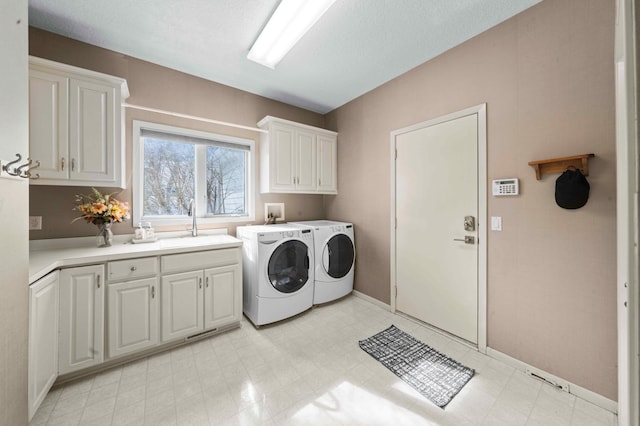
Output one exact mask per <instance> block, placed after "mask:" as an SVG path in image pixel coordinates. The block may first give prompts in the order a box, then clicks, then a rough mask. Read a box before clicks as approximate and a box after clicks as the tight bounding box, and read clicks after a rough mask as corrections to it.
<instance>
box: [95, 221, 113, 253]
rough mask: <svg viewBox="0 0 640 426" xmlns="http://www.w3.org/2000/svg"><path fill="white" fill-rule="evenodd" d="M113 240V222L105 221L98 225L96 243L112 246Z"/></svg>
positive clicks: (99, 245)
mask: <svg viewBox="0 0 640 426" xmlns="http://www.w3.org/2000/svg"><path fill="white" fill-rule="evenodd" d="M112 242H113V231H111V222H105V223H103V224H102V225H99V226H98V235H97V236H96V244H97V245H98V247H111V243H112Z"/></svg>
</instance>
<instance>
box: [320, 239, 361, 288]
mask: <svg viewBox="0 0 640 426" xmlns="http://www.w3.org/2000/svg"><path fill="white" fill-rule="evenodd" d="M354 256H355V250H354V248H353V243H352V242H351V238H349V237H347V236H346V235H344V234H338V235H334V236H333V237H331V239H329V241H328V242H327V245H325V246H324V251H323V253H322V266H323V267H324V270H325V271H327V274H329V276H330V277H332V278H342V277H344V276H345V275H347V274H348V273H349V271H351V267H352V266H353V259H354Z"/></svg>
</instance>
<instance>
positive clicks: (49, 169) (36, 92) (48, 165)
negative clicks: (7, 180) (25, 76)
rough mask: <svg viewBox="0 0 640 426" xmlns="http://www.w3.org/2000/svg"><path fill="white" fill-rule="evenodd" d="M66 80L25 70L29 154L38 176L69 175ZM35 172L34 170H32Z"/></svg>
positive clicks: (58, 177) (56, 75) (67, 84)
mask: <svg viewBox="0 0 640 426" xmlns="http://www.w3.org/2000/svg"><path fill="white" fill-rule="evenodd" d="M68 152H69V79H68V78H67V77H65V76H62V75H59V74H51V73H47V72H43V71H37V70H32V71H31V72H30V73H29V157H30V158H32V159H34V160H38V161H39V162H40V167H38V169H37V170H38V171H37V173H38V174H40V178H41V179H68V178H69V158H68ZM34 173H35V172H34Z"/></svg>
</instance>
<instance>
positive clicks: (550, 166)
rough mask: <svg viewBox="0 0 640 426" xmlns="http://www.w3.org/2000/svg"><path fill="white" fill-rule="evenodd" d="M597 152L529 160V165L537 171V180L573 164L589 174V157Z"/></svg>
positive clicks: (586, 174)
mask: <svg viewBox="0 0 640 426" xmlns="http://www.w3.org/2000/svg"><path fill="white" fill-rule="evenodd" d="M591 157H595V154H582V155H573V156H571V157H561V158H551V159H549V160H538V161H529V165H530V166H531V167H533V168H534V170H535V171H536V180H540V179H542V175H543V174H546V173H561V172H564V171H565V170H567V168H569V167H571V166H573V167H575V168H576V169H580V170H581V171H582V174H583V175H585V176H589V158H591Z"/></svg>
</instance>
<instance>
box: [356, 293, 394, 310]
mask: <svg viewBox="0 0 640 426" xmlns="http://www.w3.org/2000/svg"><path fill="white" fill-rule="evenodd" d="M351 294H353V295H354V296H356V297H359V298H361V299H363V300H366V301H367V302H369V303H373V304H374V305H376V306H378V307H379V308H382V309H384V310H385V311H391V306H390V305H387V304H386V303H384V302H381V301H379V300H378V299H374V298H373V297H371V296H367V295H366V294H364V293H360V292H359V291H358V290H353V291H352V292H351Z"/></svg>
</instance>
